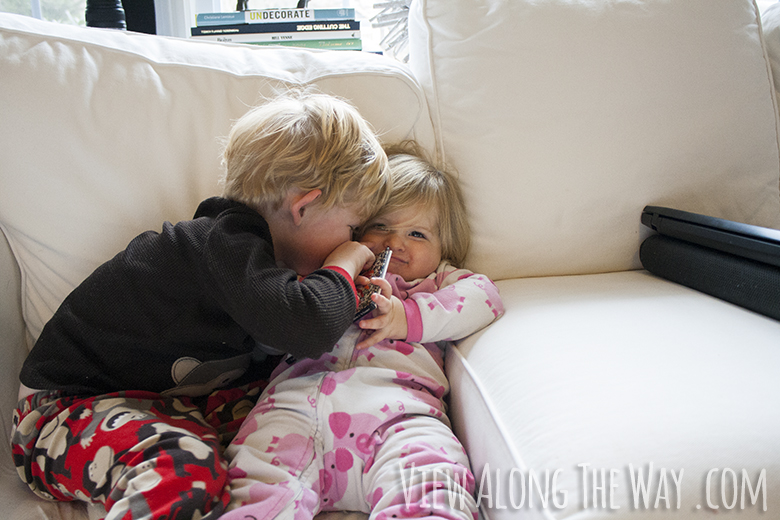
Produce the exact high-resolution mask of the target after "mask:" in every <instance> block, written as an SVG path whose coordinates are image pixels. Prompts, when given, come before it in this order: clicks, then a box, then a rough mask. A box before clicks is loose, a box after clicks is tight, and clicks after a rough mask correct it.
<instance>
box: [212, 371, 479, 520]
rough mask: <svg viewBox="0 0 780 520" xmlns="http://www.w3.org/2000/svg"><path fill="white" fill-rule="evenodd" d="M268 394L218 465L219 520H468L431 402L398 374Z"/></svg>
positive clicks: (467, 485)
mask: <svg viewBox="0 0 780 520" xmlns="http://www.w3.org/2000/svg"><path fill="white" fill-rule="evenodd" d="M274 383H275V381H274V382H273V383H272V386H269V388H268V389H267V391H266V393H264V394H263V397H262V398H261V400H260V401H259V402H258V404H257V406H256V407H255V409H254V410H253V411H252V414H250V416H249V417H248V418H247V420H246V421H245V422H244V425H242V427H241V429H240V430H239V433H238V435H237V436H236V438H235V439H234V441H233V443H232V444H231V445H230V446H229V447H228V449H227V451H226V455H227V457H228V459H229V460H230V461H231V463H230V477H231V484H230V488H231V493H232V498H233V502H232V503H231V506H230V509H231V510H229V511H228V513H226V514H225V515H224V516H223V517H222V518H223V519H224V520H236V519H241V520H245V519H254V520H270V519H274V518H280V519H282V518H283V519H291V520H292V519H294V520H304V519H311V518H312V517H313V516H314V515H315V514H317V513H318V512H319V511H329V510H342V509H343V510H352V511H363V512H366V513H371V518H372V519H385V518H418V517H425V518H447V519H458V520H474V519H476V517H477V508H476V504H475V501H474V498H473V491H474V477H473V476H472V474H471V472H470V470H469V466H468V459H467V457H466V454H465V452H464V450H463V447H462V446H461V444H460V443H459V442H458V440H457V439H456V438H455V436H454V434H453V433H452V431H451V430H450V428H449V420H448V419H447V416H446V415H445V414H444V411H443V404H442V403H441V401H440V399H438V398H436V397H434V396H433V395H431V393H430V392H428V391H426V390H425V389H424V385H421V384H420V383H419V381H415V379H414V378H413V377H412V376H410V374H408V373H402V372H396V371H395V370H391V369H389V368H374V367H371V368H365V367H359V368H351V369H347V370H344V371H339V372H332V371H331V372H319V373H313V374H309V375H301V376H298V377H293V378H290V379H286V380H283V381H282V382H280V383H278V384H275V385H274Z"/></svg>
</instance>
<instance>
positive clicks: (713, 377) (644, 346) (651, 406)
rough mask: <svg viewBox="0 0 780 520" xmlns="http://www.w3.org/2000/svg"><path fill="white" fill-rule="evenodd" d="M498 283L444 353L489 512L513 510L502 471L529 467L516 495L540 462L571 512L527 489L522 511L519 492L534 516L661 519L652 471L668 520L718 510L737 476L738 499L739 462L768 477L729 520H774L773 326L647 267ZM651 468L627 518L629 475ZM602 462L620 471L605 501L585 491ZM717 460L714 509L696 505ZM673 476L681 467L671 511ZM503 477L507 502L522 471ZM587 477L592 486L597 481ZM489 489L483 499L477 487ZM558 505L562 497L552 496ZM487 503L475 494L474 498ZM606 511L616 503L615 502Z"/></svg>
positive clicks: (778, 420)
mask: <svg viewBox="0 0 780 520" xmlns="http://www.w3.org/2000/svg"><path fill="white" fill-rule="evenodd" d="M498 286H499V288H500V290H501V294H502V297H503V300H504V306H505V308H506V314H505V315H504V316H503V317H502V318H501V319H500V320H499V321H498V322H496V323H495V324H494V325H492V326H491V327H489V328H488V329H487V330H484V331H482V332H480V333H478V334H477V335H475V336H472V337H470V338H468V339H466V340H464V341H463V342H462V343H461V344H460V345H459V346H458V348H457V349H455V350H453V351H452V352H451V353H449V354H448V357H447V369H448V373H449V376H450V379H451V381H452V389H453V390H452V392H453V393H452V407H451V410H450V414H451V416H452V418H453V422H454V425H455V431H456V433H457V434H458V435H459V436H460V438H461V439H462V440H463V442H464V444H465V445H466V448H467V451H468V452H469V455H470V457H471V462H472V464H473V466H474V470H475V472H476V473H477V482H478V484H479V483H480V482H481V479H482V478H483V472H484V470H485V469H486V468H489V473H490V475H491V478H492V485H493V487H492V493H493V495H492V498H493V508H489V507H488V508H487V510H486V513H487V517H488V518H490V519H491V520H499V519H501V520H503V519H510V518H518V516H517V514H518V509H515V508H513V507H512V506H511V503H510V502H509V500H510V498H509V494H508V493H509V490H508V487H509V480H508V479H509V476H510V473H511V472H512V470H513V468H517V470H518V471H520V472H521V473H522V474H523V475H525V479H526V480H525V482H526V491H527V492H528V485H527V483H528V481H527V479H528V475H529V473H530V471H531V470H532V471H533V472H535V474H536V475H537V476H538V477H539V482H541V485H542V489H544V472H545V470H549V475H550V481H551V482H552V476H553V474H554V472H555V470H558V469H560V470H561V472H560V473H559V474H558V478H557V489H558V490H559V491H561V490H563V491H566V492H568V497H567V504H566V506H565V507H563V508H557V507H555V505H554V503H553V499H552V497H551V498H550V500H549V502H548V507H547V508H543V507H539V506H540V505H541V500H540V498H539V492H538V491H536V489H534V493H533V499H534V506H535V507H534V508H531V509H530V510H529V507H528V497H526V501H525V504H524V506H523V508H522V511H523V512H526V513H533V512H536V513H538V514H537V515H536V516H535V515H534V514H530V516H529V518H547V519H550V518H574V517H576V518H577V519H579V520H584V519H591V518H604V517H605V516H604V515H605V514H607V513H608V517H609V518H612V519H617V518H624V517H625V518H645V517H647V516H651V514H652V513H658V514H664V512H666V513H669V512H670V511H667V510H666V509H667V505H666V504H667V502H666V500H665V499H664V498H661V500H660V502H659V503H658V505H657V506H656V505H655V504H656V498H657V496H658V482H659V479H660V474H661V472H662V471H663V470H662V468H666V469H665V472H666V480H667V485H668V490H667V492H666V493H662V494H665V495H666V496H667V497H668V500H669V502H668V503H669V506H668V509H671V510H672V511H671V513H672V515H673V516H674V518H678V519H687V518H702V516H701V515H702V514H704V515H705V516H707V517H709V516H710V515H708V514H707V513H716V512H720V513H725V512H727V508H726V506H728V505H731V501H732V494H731V493H732V488H731V486H732V481H733V478H732V477H733V476H734V475H736V477H737V479H738V484H739V490H740V497H741V496H742V491H741V485H742V480H743V475H742V470H743V469H744V470H746V472H747V475H748V476H749V479H750V482H749V483H750V484H751V485H753V488H755V487H756V484H757V483H758V482H759V476H760V473H761V471H762V470H766V474H765V485H766V487H765V489H764V490H763V491H762V493H763V494H760V495H759V496H758V503H757V504H756V505H751V498H750V495H749V494H748V492H747V491H746V492H745V494H746V502H745V509H744V510H742V509H741V508H740V501H739V500H737V502H736V506H735V508H734V509H735V511H732V512H734V513H739V514H738V516H737V518H740V519H747V518H751V519H752V518H757V519H758V518H767V516H766V515H769V516H770V517H774V516H775V515H777V511H774V512H773V510H774V509H775V508H776V507H777V506H776V504H775V502H776V499H777V497H778V496H780V441H778V439H780V414H778V413H777V411H778V410H780V378H779V377H778V375H777V372H778V367H780V348H778V347H780V342H779V341H778V340H780V322H778V321H775V320H772V319H769V318H766V317H763V316H761V315H758V314H755V313H752V312H750V311H746V310H744V309H741V308H739V307H735V306H733V305H731V304H729V303H726V302H723V301H721V300H717V299H715V298H712V297H710V296H707V295H704V294H702V293H699V292H696V291H694V290H691V289H688V288H685V287H682V286H679V285H676V284H673V283H670V282H667V281H665V280H662V279H660V278H657V277H655V276H653V275H651V274H649V273H647V272H646V271H631V272H622V273H611V274H599V275H582V276H569V277H550V278H534V279H522V280H510V281H503V282H499V283H498ZM581 464H588V466H587V467H586V466H580V465H581ZM650 464H652V467H653V470H652V471H653V477H654V481H653V484H652V485H651V486H650V489H649V492H648V500H649V502H648V507H645V506H644V502H643V501H640V503H639V509H640V510H639V511H637V510H636V509H635V506H634V492H633V488H632V483H631V478H630V474H631V470H632V468H633V470H634V472H635V475H636V472H637V471H642V472H643V474H644V476H645V478H646V477H647V474H648V471H649V465H650ZM602 468H604V469H605V470H606V477H607V479H609V477H610V470H611V469H612V470H615V471H614V474H613V476H612V483H613V484H614V485H615V488H614V489H612V490H610V487H609V480H607V487H606V498H607V500H606V504H607V507H606V508H604V507H602V504H601V498H602V493H601V492H600V491H597V499H598V500H597V504H596V505H594V499H593V486H592V482H593V470H594V469H595V470H597V474H598V479H601V473H600V471H601V469H602ZM716 468H717V470H716V471H714V472H713V473H712V474H711V475H710V490H711V492H710V499H711V503H712V504H713V505H716V506H719V511H713V510H710V511H705V510H707V509H709V508H708V505H707V497H706V494H705V492H706V487H705V485H706V482H707V476H708V473H709V472H710V470H713V469H716ZM726 468H729V470H732V471H733V472H734V475H732V473H730V472H729V471H728V470H726ZM585 469H587V471H588V481H587V485H588V494H587V507H584V502H583V501H584V500H585V496H584V494H583V490H584V485H583V480H582V479H583V471H584V470H585ZM497 470H499V471H500V474H499V475H498V477H497V474H496V471H497ZM672 470H673V471H674V472H675V474H677V475H679V474H680V472H681V471H684V473H683V478H682V479H681V481H680V485H681V487H680V495H679V499H680V501H681V502H680V505H679V510H678V495H677V490H676V486H675V484H674V481H673V479H672V474H671V471H672ZM724 472H725V474H726V476H725V479H726V480H725V484H726V491H725V493H726V495H725V499H724V498H723V496H722V494H721V484H722V479H723V478H724ZM499 479H500V480H501V481H502V482H503V487H502V488H501V489H500V490H499V489H498V488H497V482H498V480H499ZM514 482H515V486H516V489H515V490H514V503H515V504H516V505H517V504H519V503H520V498H521V494H520V488H519V482H520V473H518V472H517V471H516V472H515V475H514ZM597 484H598V485H599V486H602V485H603V484H602V483H601V480H598V481H597ZM486 485H487V484H486V483H485V485H484V486H483V488H482V492H483V494H485V495H488V493H487V491H488V489H487V487H485V486H486ZM754 491H755V489H754ZM499 494H500V497H498V495H499ZM551 494H552V491H551ZM610 495H612V501H611V502H610V499H609V497H610ZM499 498H500V502H497V500H499ZM764 499H766V500H767V502H768V507H769V509H768V512H766V513H765V512H764V511H763V510H762V509H763V505H762V504H763V500H764ZM556 500H557V502H558V504H562V502H563V496H562V495H558V496H557V497H556ZM488 504H489V502H488V501H487V500H486V498H483V499H482V505H483V507H484V506H486V505H488ZM610 504H613V505H615V506H618V507H619V508H620V509H616V510H611V509H610ZM498 505H503V506H508V508H507V509H504V510H502V509H498V508H497V506H498ZM697 506H701V510H699V509H697ZM697 513H698V516H697ZM524 518H525V517H524ZM653 518H654V516H653Z"/></svg>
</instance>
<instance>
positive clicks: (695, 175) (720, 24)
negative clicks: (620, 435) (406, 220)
mask: <svg viewBox="0 0 780 520" xmlns="http://www.w3.org/2000/svg"><path fill="white" fill-rule="evenodd" d="M410 35H411V36H410V47H411V58H410V65H411V67H412V70H413V71H414V72H415V75H416V76H417V77H418V79H419V80H420V81H421V83H422V84H423V87H424V88H425V90H426V92H427V95H428V100H429V109H430V111H431V114H432V117H433V120H434V126H435V127H436V130H437V133H438V140H439V145H440V148H441V150H442V153H443V156H442V159H443V160H445V161H446V162H447V163H448V164H449V165H450V167H453V168H454V169H456V170H457V171H458V172H459V173H460V175H461V179H462V182H463V184H464V186H465V188H466V192H467V198H468V204H469V208H470V210H471V213H472V223H473V230H474V240H473V242H472V243H473V249H472V254H471V256H470V259H469V264H470V267H472V268H474V269H476V270H478V271H482V272H485V273H487V274H489V275H491V276H493V277H494V278H496V279H503V278H512V277H518V276H543V275H566V274H580V273H596V272H607V271H621V270H628V269H636V268H639V267H640V263H639V259H638V250H639V244H640V243H641V242H642V240H643V239H644V238H645V237H646V235H647V231H646V230H644V229H643V227H642V226H641V224H640V213H641V210H642V208H643V207H644V206H645V205H647V204H654V205H662V206H671V207H676V208H679V209H684V210H688V211H693V212H698V213H705V214H710V215H714V216H718V217H721V218H726V219H730V220H737V221H742V222H747V223H751V224H757V225H763V226H771V227H780V193H779V192H778V183H779V182H780V161H779V159H778V132H777V120H776V106H775V98H774V95H773V89H772V78H771V75H770V72H769V66H768V63H767V59H766V57H765V52H764V47H763V42H762V39H761V28H760V23H759V18H758V13H757V11H756V9H755V6H754V3H753V2H752V1H751V0H645V1H642V2H634V1H623V0H618V1H615V0H568V1H557V0H550V1H538V0H512V1H506V0H418V1H416V2H415V3H414V4H413V7H412V11H411V14H410Z"/></svg>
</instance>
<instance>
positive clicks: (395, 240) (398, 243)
mask: <svg viewBox="0 0 780 520" xmlns="http://www.w3.org/2000/svg"><path fill="white" fill-rule="evenodd" d="M385 246H387V247H389V248H390V249H392V250H393V251H403V249H404V240H403V237H401V236H400V235H399V234H398V233H392V234H391V235H390V236H389V237H387V241H386V243H385Z"/></svg>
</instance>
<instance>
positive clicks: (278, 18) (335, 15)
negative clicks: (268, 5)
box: [196, 7, 355, 27]
mask: <svg viewBox="0 0 780 520" xmlns="http://www.w3.org/2000/svg"><path fill="white" fill-rule="evenodd" d="M354 19H355V9H354V8H351V7H349V8H341V9H252V10H248V11H236V12H229V13H200V14H198V15H197V17H196V23H197V25H198V26H199V27H203V26H209V25H223V24H243V23H248V24H262V23H278V22H307V21H318V20H354Z"/></svg>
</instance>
